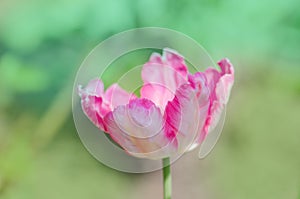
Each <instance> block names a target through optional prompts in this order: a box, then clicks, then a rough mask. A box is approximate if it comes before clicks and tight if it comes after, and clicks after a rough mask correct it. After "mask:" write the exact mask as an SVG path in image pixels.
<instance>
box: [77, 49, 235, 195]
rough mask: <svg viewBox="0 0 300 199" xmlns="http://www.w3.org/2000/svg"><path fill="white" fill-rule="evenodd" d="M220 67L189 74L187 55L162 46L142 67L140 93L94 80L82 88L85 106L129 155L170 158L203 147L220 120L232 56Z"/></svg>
mask: <svg viewBox="0 0 300 199" xmlns="http://www.w3.org/2000/svg"><path fill="white" fill-rule="evenodd" d="M218 65H219V67H220V70H217V69H215V68H208V69H206V70H205V71H204V72H196V73H195V74H191V73H189V72H188V68H187V65H186V64H185V60H184V57H183V56H181V55H180V54H179V53H177V52H176V51H174V50H171V49H164V50H163V54H162V55H160V54H158V53H153V54H152V55H151V57H150V59H149V61H148V62H147V63H145V64H144V65H143V68H142V72H141V77H142V80H143V83H144V84H143V86H142V88H141V90H140V97H137V96H135V95H134V94H133V93H129V92H127V91H125V90H123V89H122V88H121V87H120V86H118V85H117V84H113V85H112V86H110V87H109V88H108V89H107V90H106V91H105V90H104V85H103V82H102V81H101V80H100V79H98V78H95V79H93V80H91V81H90V82H89V83H88V85H87V86H86V87H85V88H83V87H82V86H79V89H78V90H79V91H78V92H79V95H80V97H81V105H82V109H83V111H84V113H85V115H86V116H87V117H88V118H89V119H90V121H91V122H92V123H93V124H94V125H96V126H97V127H98V128H99V129H100V130H102V131H104V132H105V133H107V134H108V135H109V136H110V137H111V138H112V140H114V142H116V143H117V144H118V145H119V146H120V147H122V148H123V149H124V151H125V152H126V153H128V154H129V155H132V156H135V157H138V158H148V159H164V161H165V162H168V159H167V158H168V157H170V156H172V155H176V154H182V153H184V152H186V151H189V150H191V149H192V148H195V147H196V146H198V145H200V144H201V143H202V142H203V141H204V140H205V137H206V136H207V135H208V134H209V133H210V132H211V131H212V130H213V129H214V128H215V127H216V125H217V124H218V121H219V119H220V116H221V113H222V111H223V109H224V107H225V105H226V104H227V102H228V99H229V95H230V91H231V87H232V85H233V82H234V69H233V66H232V65H231V63H230V62H229V60H228V59H222V60H221V61H219V62H218ZM165 169H166V172H167V173H169V168H168V167H165V168H164V170H165ZM164 176H165V177H166V178H165V183H167V177H168V175H164ZM166 186H168V185H166ZM165 194H166V195H165V198H168V196H167V195H168V193H166V192H165Z"/></svg>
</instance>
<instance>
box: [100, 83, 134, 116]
mask: <svg viewBox="0 0 300 199" xmlns="http://www.w3.org/2000/svg"><path fill="white" fill-rule="evenodd" d="M103 98H104V103H105V104H106V105H107V106H109V107H110V109H111V110H113V109H114V108H116V107H117V106H120V105H126V104H128V103H129V101H130V100H131V99H133V98H135V95H134V94H133V93H128V92H127V91H125V90H124V89H122V88H121V87H120V86H119V85H118V84H116V83H115V84H113V85H111V86H110V87H109V88H108V89H107V90H106V91H105V94H104V96H103Z"/></svg>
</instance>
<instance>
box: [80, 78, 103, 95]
mask: <svg viewBox="0 0 300 199" xmlns="http://www.w3.org/2000/svg"><path fill="white" fill-rule="evenodd" d="M103 92H104V85H103V82H102V81H101V80H100V79H97V78H95V79H92V80H91V81H89V83H88V85H87V86H86V87H85V88H84V89H83V88H82V86H81V85H79V86H78V94H79V96H80V97H85V96H87V95H92V96H97V97H100V96H102V94H103Z"/></svg>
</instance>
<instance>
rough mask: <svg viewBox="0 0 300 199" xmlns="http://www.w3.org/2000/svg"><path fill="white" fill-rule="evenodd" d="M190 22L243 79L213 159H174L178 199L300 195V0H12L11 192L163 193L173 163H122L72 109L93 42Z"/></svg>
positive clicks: (7, 54) (5, 9) (4, 76)
mask: <svg viewBox="0 0 300 199" xmlns="http://www.w3.org/2000/svg"><path fill="white" fill-rule="evenodd" d="M144 26H159V27H166V28H171V29H174V30H178V31H181V32H183V33H185V34H187V35H189V36H191V37H192V38H194V39H195V40H197V41H198V42H199V43H201V44H202V45H203V46H204V47H205V48H206V49H207V50H208V51H209V53H210V55H211V56H212V57H213V58H214V59H215V60H218V59H221V58H223V57H228V58H230V59H231V61H232V63H233V64H234V66H235V68H236V83H235V86H234V88H233V91H232V95H231V101H230V103H229V105H228V111H227V118H226V123H225V128H224V131H223V134H222V136H221V139H220V141H219V142H218V144H217V146H216V148H215V150H214V151H213V152H212V153H211V154H210V155H209V156H208V157H207V158H206V159H204V160H198V159H197V151H195V152H192V153H189V154H186V155H185V156H184V157H183V158H181V159H180V160H179V161H177V162H176V163H175V164H174V165H173V168H172V169H173V175H174V178H173V181H174V182H173V183H174V185H173V187H174V198H178V199H179V198H199V199H200V198H206V199H247V198H249V199H254V198H255V199H260V198H262V199H267V198H272V199H277V198H278V199H282V198H284V199H288V198H297V199H299V198H300V182H299V179H300V134H299V133H300V130H299V129H300V126H299V124H300V65H299V63H300V1H298V0H286V1H279V0H277V1H274V0H264V1H258V0H244V1H239V0H200V1H196V0H192V1H184V0H181V1H171V0H151V1H144V0H140V1H138V0H136V1H130V0H120V1H116V0H110V1H96V0H95V1H93V0H85V1H83V0H72V1H71V0H55V1H46V0H43V1H39V0H18V1H17V0H1V1H0V91H1V95H0V96H1V97H0V198H1V199H40V198H43V199H54V198H55V199H62V198H63V199H69V198H72V199H79V198H112V199H118V198H133V199H135V198H161V197H162V193H161V192H162V188H161V186H162V184H161V173H160V172H154V173H150V174H142V175H134V174H125V173H121V172H117V171H115V170H112V169H110V168H107V167H105V166H104V165H102V164H100V163H99V162H98V161H96V160H95V159H94V158H93V157H92V156H91V155H90V154H89V153H88V152H87V151H86V150H85V148H84V147H83V145H82V144H81V142H80V140H79V138H78V136H77V133H76V129H75V127H74V124H73V119H72V114H71V92H72V86H73V81H74V78H75V73H76V71H77V69H78V67H79V66H80V63H81V62H82V61H83V59H84V57H85V56H86V55H87V54H88V53H89V51H90V50H91V49H92V48H93V47H95V46H96V45H97V44H98V43H99V42H101V41H103V40H104V39H106V38H108V37H109V36H111V35H113V34H115V33H118V32H121V31H124V30H127V29H130V28H136V27H144Z"/></svg>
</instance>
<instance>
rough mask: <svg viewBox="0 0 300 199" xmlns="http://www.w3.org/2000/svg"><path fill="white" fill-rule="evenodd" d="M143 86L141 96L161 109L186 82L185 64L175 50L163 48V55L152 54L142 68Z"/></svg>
mask: <svg viewBox="0 0 300 199" xmlns="http://www.w3.org/2000/svg"><path fill="white" fill-rule="evenodd" d="M142 79H143V81H144V86H143V87H142V89H141V96H142V97H143V98H147V99H150V100H151V101H153V102H154V103H155V104H156V105H157V106H159V107H160V108H161V110H162V111H163V110H164V108H165V106H166V105H167V103H168V101H171V100H172V99H173V98H174V93H175V91H176V89H177V88H179V87H180V85H182V84H184V83H186V82H187V66H186V64H185V62H184V59H183V57H182V56H181V55H179V54H178V53H177V52H175V51H172V50H169V49H164V52H163V56H160V55H159V54H157V53H154V54H152V56H151V57H150V60H149V62H147V63H146V64H144V66H143V69H142Z"/></svg>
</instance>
